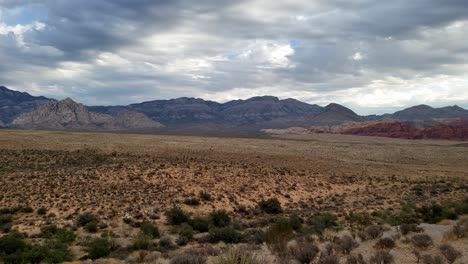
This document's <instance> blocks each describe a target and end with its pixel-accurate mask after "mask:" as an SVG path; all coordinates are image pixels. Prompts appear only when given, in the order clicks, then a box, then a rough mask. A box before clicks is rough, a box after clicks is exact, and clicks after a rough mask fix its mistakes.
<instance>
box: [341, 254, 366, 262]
mask: <svg viewBox="0 0 468 264" xmlns="http://www.w3.org/2000/svg"><path fill="white" fill-rule="evenodd" d="M346 264H367V262H366V261H365V260H364V257H363V256H362V255H361V254H357V255H350V256H348V257H347V258H346Z"/></svg>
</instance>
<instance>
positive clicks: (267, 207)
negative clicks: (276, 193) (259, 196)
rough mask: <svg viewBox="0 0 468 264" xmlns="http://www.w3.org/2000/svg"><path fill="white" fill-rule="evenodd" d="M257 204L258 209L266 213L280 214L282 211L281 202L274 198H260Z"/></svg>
mask: <svg viewBox="0 0 468 264" xmlns="http://www.w3.org/2000/svg"><path fill="white" fill-rule="evenodd" d="M258 205H259V207H260V209H261V210H262V211H264V212H265V213H267V214H280V213H282V212H283V209H282V208H281V203H280V202H279V201H278V199H276V198H271V199H268V200H262V201H260V203H259V204H258Z"/></svg>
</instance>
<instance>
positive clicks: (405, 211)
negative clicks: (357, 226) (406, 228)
mask: <svg viewBox="0 0 468 264" xmlns="http://www.w3.org/2000/svg"><path fill="white" fill-rule="evenodd" d="M416 210H417V208H416V207H415V206H414V205H408V204H406V205H403V206H402V208H401V209H400V211H399V212H398V213H397V214H392V213H387V214H385V215H383V217H382V218H383V219H384V221H385V222H386V223H387V224H389V225H392V226H397V225H402V224H417V223H418V222H419V216H418V213H417V212H416Z"/></svg>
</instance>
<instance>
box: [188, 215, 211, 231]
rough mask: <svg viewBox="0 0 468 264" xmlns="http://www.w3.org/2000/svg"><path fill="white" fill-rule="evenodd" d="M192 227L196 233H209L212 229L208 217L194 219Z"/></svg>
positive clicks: (191, 221) (191, 222) (191, 223)
mask: <svg viewBox="0 0 468 264" xmlns="http://www.w3.org/2000/svg"><path fill="white" fill-rule="evenodd" d="M190 225H191V226H192V227H193V230H195V231H198V232H208V229H209V227H210V220H209V219H208V218H206V217H194V218H192V219H191V220H190Z"/></svg>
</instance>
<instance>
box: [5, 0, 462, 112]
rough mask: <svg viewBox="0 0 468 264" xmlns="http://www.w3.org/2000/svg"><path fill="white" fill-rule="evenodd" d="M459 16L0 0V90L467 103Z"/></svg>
mask: <svg viewBox="0 0 468 264" xmlns="http://www.w3.org/2000/svg"><path fill="white" fill-rule="evenodd" d="M34 10H37V12H38V14H37V15H36V16H32V15H31V16H30V17H31V19H32V17H34V21H27V16H26V14H31V12H33V13H34ZM39 10H40V12H39ZM44 14H45V15H44ZM42 16H44V17H43V18H42V19H41V17H42ZM467 20H468V4H467V3H466V1H461V0H458V1H457V0H447V1H437V0H425V1H423V0H413V1H400V0H398V1H386V2H383V1H370V0H369V1H368V0H355V1H344V0H334V1H306V0H303V1H302V0H292V1H264V0H255V1H227V0H225V1H224V0H223V1H197V2H193V1H183V0H176V1H169V0H168V1H154V0H135V1H124V0H112V1H111V0H100V1H91V0H83V1H65V0H30V1H13V0H0V60H1V61H2V62H5V61H6V62H8V63H1V64H0V83H1V84H4V85H9V86H12V87H14V88H17V89H22V90H28V91H30V92H33V93H37V94H39V93H43V94H45V95H49V96H56V97H61V96H72V97H76V99H77V100H81V101H84V102H85V103H89V104H96V103H105V104H125V103H130V102H136V101H138V100H140V99H144V100H149V99H152V98H154V99H157V98H170V97H179V96H202V97H205V98H208V99H214V100H228V99H234V98H239V97H243V98H245V97H248V96H253V95H260V94H263V93H269V94H273V95H277V96H280V97H289V96H291V97H296V98H298V99H302V100H307V101H309V102H311V103H315V102H317V103H322V104H325V103H328V102H330V101H336V102H342V103H347V104H348V105H350V106H353V107H356V108H358V109H359V110H360V111H362V112H368V111H375V110H376V109H377V111H385V109H390V108H392V107H395V106H407V105H411V104H416V103H429V104H431V103H432V104H444V103H447V104H448V103H458V104H462V105H464V106H468V105H466V101H467V100H468V92H466V89H463V88H462V87H464V86H466V85H467V84H468V76H467V74H466V70H467V68H468V67H467V64H466V61H467V59H468V48H467V46H466V44H465V43H464V42H466V40H465V37H464V36H466V34H468V22H467ZM8 21H20V22H21V21H23V22H21V23H18V24H20V25H19V26H17V25H16V24H8V23H7V22H8ZM366 109H367V110H366ZM379 109H380V110H379Z"/></svg>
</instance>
